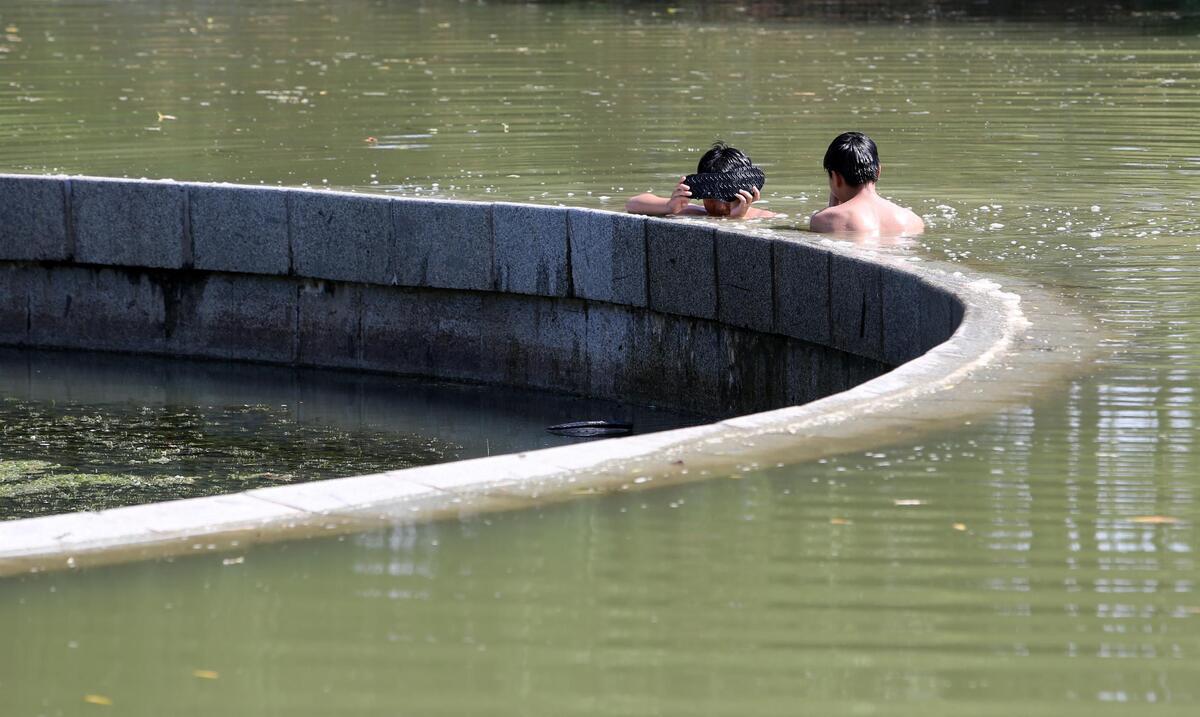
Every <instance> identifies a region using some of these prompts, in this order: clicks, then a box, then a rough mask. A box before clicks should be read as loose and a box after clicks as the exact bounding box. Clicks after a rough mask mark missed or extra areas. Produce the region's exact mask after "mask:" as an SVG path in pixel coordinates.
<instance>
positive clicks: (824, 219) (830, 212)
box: [808, 205, 849, 234]
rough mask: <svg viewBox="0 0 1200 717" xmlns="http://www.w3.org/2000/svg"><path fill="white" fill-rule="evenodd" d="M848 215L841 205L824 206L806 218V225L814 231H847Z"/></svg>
mask: <svg viewBox="0 0 1200 717" xmlns="http://www.w3.org/2000/svg"><path fill="white" fill-rule="evenodd" d="M848 220H849V217H848V216H847V214H846V210H845V208H843V207H842V206H840V205H839V206H836V207H825V208H824V209H822V210H820V211H819V212H817V213H815V214H813V215H812V216H811V217H810V218H809V220H808V227H809V229H811V230H812V231H814V232H821V233H823V234H824V233H829V232H840V231H847V230H848V229H849V227H848V226H847V225H848V223H849V221H848Z"/></svg>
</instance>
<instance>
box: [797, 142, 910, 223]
mask: <svg viewBox="0 0 1200 717" xmlns="http://www.w3.org/2000/svg"><path fill="white" fill-rule="evenodd" d="M824 165H825V171H826V172H827V173H828V174H829V206H827V207H826V208H824V209H822V210H821V211H819V212H817V213H816V214H814V215H813V216H812V219H811V220H810V221H809V228H810V229H812V230H813V231H815V232H847V233H854V234H864V235H870V236H899V235H902V234H907V235H912V234H920V233H921V232H923V231H925V222H924V221H922V220H921V217H919V216H917V215H916V214H915V213H913V212H912V211H911V210H909V209H905V208H904V207H901V206H899V205H898V204H895V203H893V202H890V201H888V200H887V199H884V198H883V197H881V196H879V194H878V192H876V191H875V183H876V182H877V181H878V180H879V170H880V165H879V152H878V150H877V149H876V147H875V143H874V142H873V141H871V138H870V137H868V136H866V135H865V134H863V133H861V132H845V133H843V134H841V135H838V137H837V138H835V139H834V140H833V142H832V143H831V144H830V145H829V149H828V150H826V152H825V160H824Z"/></svg>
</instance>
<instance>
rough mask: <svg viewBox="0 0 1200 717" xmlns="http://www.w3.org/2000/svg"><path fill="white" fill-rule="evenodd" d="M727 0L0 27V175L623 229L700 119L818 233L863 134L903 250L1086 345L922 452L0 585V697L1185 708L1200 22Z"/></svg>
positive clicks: (1197, 610)
mask: <svg viewBox="0 0 1200 717" xmlns="http://www.w3.org/2000/svg"><path fill="white" fill-rule="evenodd" d="M747 5H748V7H747V10H746V11H745V12H739V11H737V10H736V9H727V10H726V11H725V12H718V13H705V14H704V15H703V16H700V15H698V14H697V13H694V12H691V11H689V10H688V9H687V8H686V7H682V8H681V9H678V8H677V11H676V12H670V11H669V10H668V6H666V5H661V6H660V5H656V4H655V5H651V4H647V5H644V6H643V5H637V4H631V5H624V6H603V5H591V4H583V3H580V4H575V3H567V4H546V5H527V4H508V3H502V4H492V5H480V4H476V3H449V2H447V3H432V2H430V3H416V4H410V3H390V4H388V3H368V2H357V1H356V2H344V3H322V2H258V3H246V4H236V5H235V4H234V3H188V2H157V3H124V2H113V3H42V2H37V3H35V2H8V3H4V4H3V5H0V29H3V31H4V34H3V35H0V170H4V171H17V172H50V171H55V172H85V173H88V174H100V175H129V176H143V175H144V176H151V177H173V178H176V179H200V180H229V181H239V182H250V183H258V182H265V183H270V184H275V183H282V184H286V185H301V184H305V183H307V184H310V185H316V186H322V185H326V184H328V185H329V186H337V187H343V188H345V187H349V188H354V189H358V190H362V191H375V192H385V193H394V194H401V195H408V196H438V197H460V198H468V199H505V200H519V201H534V202H540V203H549V204H557V203H562V204H569V205H581V206H591V207H609V208H617V207H619V206H620V205H621V203H622V201H623V199H624V198H625V197H626V196H628V195H629V194H632V193H634V192H636V191H642V190H646V189H654V190H657V191H660V192H664V191H668V190H669V188H670V187H671V185H672V184H673V182H674V181H675V179H676V178H678V177H679V176H680V175H682V174H684V173H686V172H687V171H690V169H691V167H692V166H694V162H695V158H696V157H697V155H698V154H699V153H700V152H701V151H702V150H703V149H704V148H705V147H706V146H707V145H708V144H709V143H710V142H711V141H712V140H713V139H714V138H716V137H723V138H725V139H726V140H728V141H730V142H732V143H734V144H736V145H738V146H741V147H742V148H744V149H746V150H747V151H748V152H749V153H750V154H751V156H752V157H753V158H754V159H755V161H756V162H757V163H759V164H761V165H762V166H763V167H764V168H765V169H766V171H767V174H768V184H767V187H766V192H765V194H766V199H767V200H768V204H767V206H769V207H770V208H772V209H774V210H776V211H780V212H784V213H786V214H788V215H789V216H788V217H787V218H784V219H782V220H779V221H777V222H775V224H774V225H775V226H779V227H782V228H788V227H792V228H802V227H803V226H804V225H805V224H806V217H807V215H808V214H809V213H811V212H812V211H814V210H815V209H817V208H819V207H820V206H821V204H822V201H823V197H824V194H825V189H824V177H823V175H822V173H821V170H820V158H821V155H822V153H823V151H824V147H825V145H826V144H827V143H828V141H829V139H830V138H831V137H833V136H834V135H835V134H837V133H838V132H840V131H842V130H844V129H848V128H857V129H861V130H864V131H866V132H868V133H869V134H871V135H872V136H874V137H875V138H876V140H877V141H878V142H879V144H880V147H881V152H882V155H883V161H884V174H883V181H882V184H881V185H880V186H881V190H882V191H883V193H885V194H887V195H890V196H892V197H894V198H896V199H898V200H901V201H903V202H905V203H907V204H910V205H912V206H914V207H915V208H916V209H917V210H918V211H919V212H920V213H922V214H923V215H925V217H926V219H927V222H928V224H929V226H930V231H929V232H928V234H927V235H926V237H925V238H924V239H922V240H921V241H920V242H919V243H917V244H915V245H912V246H909V247H906V248H903V249H901V251H903V252H906V253H910V254H912V255H913V256H916V257H920V258H924V259H939V260H944V261H951V262H958V263H961V264H963V265H964V266H969V267H971V268H972V269H975V270H980V271H984V272H987V273H989V274H991V275H995V276H1001V277H1003V276H1006V275H1007V276H1014V277H1020V278H1021V279H1022V280H1023V281H1027V282H1031V283H1036V284H1040V285H1042V286H1043V287H1044V288H1045V289H1046V291H1048V292H1049V293H1051V294H1055V295H1058V296H1060V297H1062V298H1063V299H1064V300H1065V301H1066V302H1067V304H1068V305H1069V306H1074V307H1079V308H1078V311H1080V312H1081V313H1084V314H1085V317H1086V320H1088V321H1090V322H1091V323H1092V324H1093V325H1094V326H1095V328H1096V341H1097V342H1098V343H1099V344H1100V346H1101V351H1100V352H1099V353H1098V358H1096V359H1095V360H1090V359H1089V362H1090V363H1089V365H1087V366H1081V367H1080V371H1079V374H1078V376H1077V377H1076V378H1073V379H1071V380H1067V381H1064V382H1063V384H1062V386H1061V389H1060V390H1056V391H1052V392H1045V391H1039V392H1037V393H1036V395H1030V394H1031V393H1032V392H1030V391H1026V390H1023V388H1022V384H1021V382H1020V381H1019V377H1015V378H1014V383H1013V397H1014V400H1013V403H1012V405H1008V406H1004V407H1002V408H1001V409H999V410H998V412H997V413H995V414H994V415H990V416H984V417H983V418H980V419H976V420H973V421H972V422H971V423H970V424H969V425H964V426H962V427H961V428H959V429H957V430H951V431H944V432H941V433H938V434H936V435H931V436H929V437H928V439H927V440H924V441H922V442H921V444H920V445H905V446H890V447H884V448H880V449H879V450H876V451H872V452H870V453H866V454H858V455H847V456H842V457H838V458H836V459H830V460H828V461H825V462H821V463H814V464H806V465H794V466H786V467H782V468H778V469H773V470H771V471H768V472H750V473H739V474H737V475H735V476H730V478H736V479H737V480H729V479H717V480H712V481H709V482H706V483H699V484H693V485H690V486H685V487H680V488H672V489H668V490H662V491H650V492H645V493H640V494H636V495H619V496H612V497H605V498H593V499H586V500H580V501H577V502H574V503H571V504H567V505H560V506H555V507H550V508H546V509H543V510H536V511H526V512H520V513H511V514H502V515H493V516H490V517H487V518H476V519H471V520H465V521H461V522H449V523H442V524H437V525H427V526H420V527H397V528H394V529H385V530H380V531H378V532H374V533H370V534H366V535H360V536H354V537H347V538H344V539H337V540H328V541H316V542H303V543H293V544H287V545H279V546H266V547H261V548H256V549H253V550H250V551H247V552H245V553H244V554H224V555H202V556H197V557H194V558H189V559H184V560H179V561H177V562H174V563H170V564H167V563H158V564H135V565H128V566H124V567H118V568H111V569H103V570H92V571H87V572H83V573H78V574H67V573H64V574H49V575H40V576H30V577H27V578H20V579H8V580H5V581H3V582H0V629H2V631H3V634H4V636H5V643H6V645H8V649H6V650H4V651H3V652H0V708H2V709H0V712H2V713H3V714H5V715H8V714H12V715H75V714H88V713H99V711H101V710H103V709H104V708H105V707H106V706H108V707H110V710H111V711H112V713H113V714H118V713H119V714H126V715H159V714H164V713H167V714H180V715H183V714H195V715H201V714H204V715H207V714H255V715H299V714H304V715H327V714H356V715H395V714H445V715H461V714H481V715H482V714H487V715H497V714H504V715H534V714H537V715H567V714H588V715H600V714H603V715H615V714H628V715H648V714H653V715H687V716H689V717H691V716H692V715H697V714H737V715H742V714H756V715H767V714H779V715H784V714H786V715H793V714H829V715H834V714H839V715H840V714H846V715H850V714H881V715H900V714H904V715H963V714H969V715H1006V716H1007V715H1012V714H1039V715H1043V714H1044V715H1051V714H1052V715H1060V716H1067V715H1089V716H1090V715H1095V714H1109V713H1122V714H1162V715H1193V714H1195V713H1196V709H1197V704H1198V703H1200V588H1198V586H1197V585H1196V584H1195V580H1196V576H1197V572H1196V568H1197V566H1196V561H1195V558H1194V553H1193V551H1194V550H1195V548H1196V545H1197V529H1196V521H1197V519H1200V510H1198V509H1197V503H1196V489H1197V475H1198V474H1200V459H1197V457H1196V452H1195V449H1196V445H1195V442H1196V433H1197V431H1196V423H1195V422H1196V415H1195V413H1196V392H1197V389H1198V388H1200V377H1198V376H1197V371H1198V369H1200V341H1198V339H1200V328H1198V324H1197V319H1198V318H1200V298H1198V297H1200V259H1198V258H1197V257H1198V256H1200V255H1198V253H1197V249H1200V219H1198V217H1200V212H1198V211H1197V204H1198V202H1200V123H1198V122H1197V121H1196V117H1197V116H1200V92H1198V90H1200V25H1197V24H1196V23H1195V22H1194V21H1187V20H1176V21H1166V22H1164V21H1162V19H1161V18H1158V17H1151V18H1146V17H1137V16H1129V17H1127V18H1126V19H1125V20H1124V21H1122V22H1115V23H1108V24H1103V25H1088V24H1066V23H1063V22H1051V21H1042V22H1037V23H1030V22H1019V21H982V20H972V21H940V20H935V21H924V20H923V21H919V22H915V23H912V24H896V23H871V22H847V21H844V20H828V21H822V20H820V19H812V18H792V19H788V18H781V17H772V16H769V15H766V16H764V15H762V14H761V13H760V12H759V11H760V10H761V7H760V6H759V5H758V4H747ZM1034 319H1035V321H1036V320H1038V317H1037V316H1036V315H1035V316H1034ZM247 402H248V403H254V401H250V400H248V401H247Z"/></svg>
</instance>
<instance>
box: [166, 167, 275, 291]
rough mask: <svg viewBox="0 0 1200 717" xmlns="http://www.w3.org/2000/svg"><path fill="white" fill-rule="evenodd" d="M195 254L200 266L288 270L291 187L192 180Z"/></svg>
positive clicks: (252, 270)
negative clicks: (218, 183) (199, 182)
mask: <svg viewBox="0 0 1200 717" xmlns="http://www.w3.org/2000/svg"><path fill="white" fill-rule="evenodd" d="M187 189H188V201H189V203H190V212H191V214H190V216H191V230H192V257H193V264H194V265H195V267H196V268H197V269H211V270H214V271H234V272H241V273H245V274H287V273H288V271H289V269H290V262H291V249H290V248H289V247H288V213H287V192H286V191H285V190H279V189H265V188H264V189H256V188H252V187H227V186H221V185H211V184H193V185H188V188H187Z"/></svg>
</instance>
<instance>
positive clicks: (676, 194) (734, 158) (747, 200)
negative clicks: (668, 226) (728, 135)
mask: <svg viewBox="0 0 1200 717" xmlns="http://www.w3.org/2000/svg"><path fill="white" fill-rule="evenodd" d="M751 169H755V170H757V168H756V167H754V165H753V164H752V163H751V162H750V158H749V157H747V156H746V155H745V153H744V152H742V151H741V150H739V149H735V148H733V147H730V146H729V145H727V144H725V143H724V142H722V141H720V140H717V142H716V143H715V144H713V146H712V149H710V150H708V151H707V152H705V153H704V156H703V157H701V158H700V163H699V165H698V166H697V167H696V171H697V173H699V174H709V175H718V174H728V175H729V176H734V175H736V174H738V173H739V172H741V171H745V170H751ZM759 176H760V177H761V176H762V175H761V174H760V175H759ZM686 179H687V178H686V177H684V178H682V179H680V180H679V184H677V185H675V191H673V192H671V196H670V197H669V198H666V197H660V196H657V195H655V194H651V193H649V192H647V193H645V194H639V195H637V196H636V197H630V198H629V201H627V202H625V211H627V212H629V213H630V214H648V215H650V216H655V217H662V216H668V215H673V214H684V215H688V216H710V217H729V218H730V219H763V218H767V217H773V216H775V213H774V212H769V211H767V210H765V209H758V208H757V207H752V206H750V205H751V204H753V203H754V202H757V201H758V200H759V199H761V198H762V197H761V194H760V193H759V190H760V189H761V187H762V185H761V184H759V186H753V185H750V188H749V189H739V190H737V193H736V194H735V195H734V196H733V201H723V200H721V199H705V200H704V206H699V205H696V204H692V203H691V202H690V199H691V197H692V191H691V190H692V188H691V187H690V186H688V185H687V184H685V183H684V182H685V180H686Z"/></svg>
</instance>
